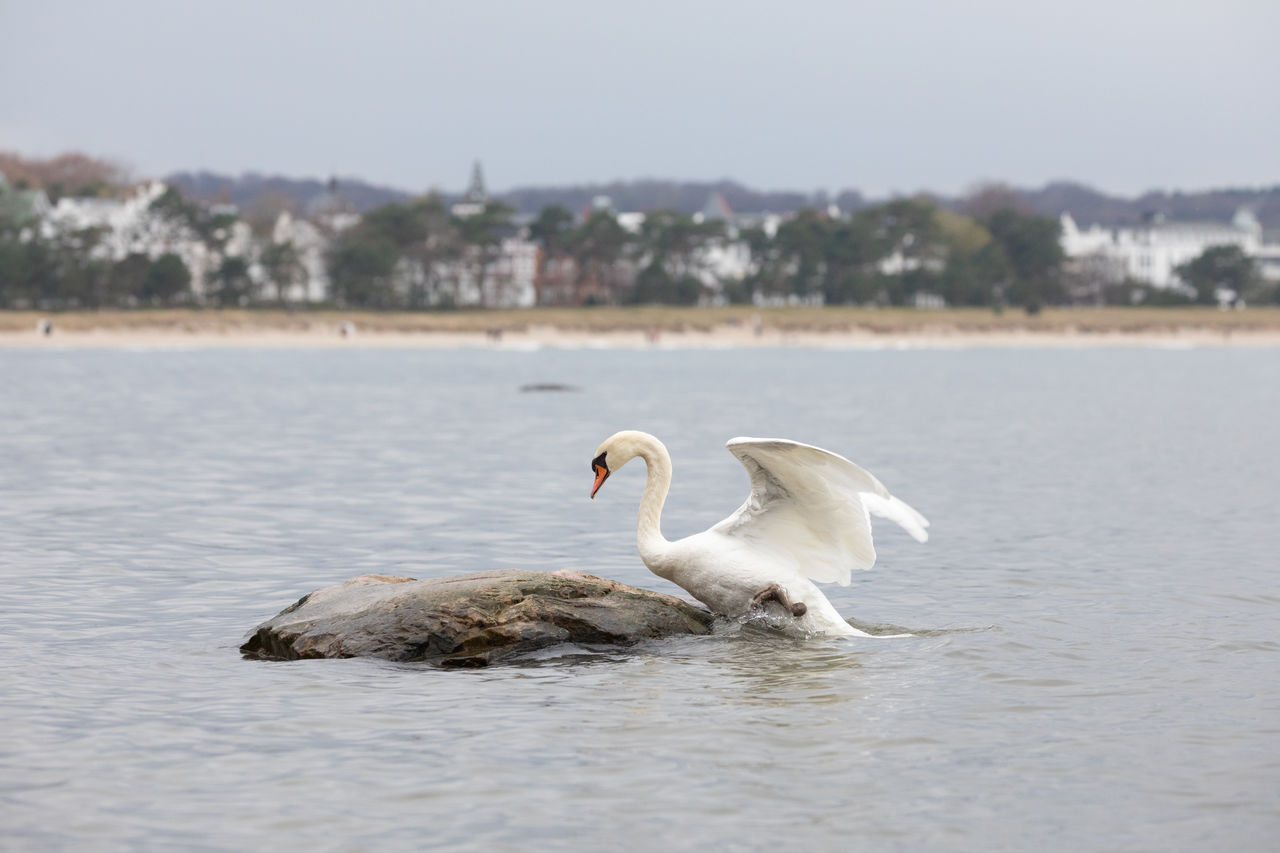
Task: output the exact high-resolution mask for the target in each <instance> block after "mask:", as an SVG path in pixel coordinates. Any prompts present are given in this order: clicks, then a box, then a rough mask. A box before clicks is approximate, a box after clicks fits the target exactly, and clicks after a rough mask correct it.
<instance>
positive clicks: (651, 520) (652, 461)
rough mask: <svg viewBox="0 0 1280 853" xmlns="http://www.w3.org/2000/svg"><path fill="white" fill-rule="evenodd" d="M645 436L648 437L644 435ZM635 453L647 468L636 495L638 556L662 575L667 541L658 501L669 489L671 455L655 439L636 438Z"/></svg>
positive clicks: (661, 501) (665, 498)
mask: <svg viewBox="0 0 1280 853" xmlns="http://www.w3.org/2000/svg"><path fill="white" fill-rule="evenodd" d="M646 438H648V437H646ZM638 444H639V447H638V448H637V452H636V455H637V456H639V457H640V458H641V459H643V460H644V464H645V466H646V467H647V468H648V469H649V475H648V478H647V479H646V480H645V484H644V495H643V496H642V497H641V498H640V519H639V523H638V524H637V525H636V544H637V545H638V546H639V547H640V559H641V560H643V561H644V564H645V565H646V566H648V567H649V568H650V570H652V571H653V572H654V573H655V574H658V575H661V576H663V577H665V574H663V572H662V571H661V570H660V569H661V567H662V564H663V562H664V560H663V558H664V557H665V556H666V552H667V546H669V545H670V544H671V543H670V542H668V541H667V539H666V537H665V536H663V535H662V505H663V504H664V503H666V501H667V492H668V491H669V490H670V489H671V455H670V454H669V453H667V448H665V447H663V446H662V443H661V442H660V441H658V440H657V439H651V440H647V441H642V442H638Z"/></svg>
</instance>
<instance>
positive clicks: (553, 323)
mask: <svg viewBox="0 0 1280 853" xmlns="http://www.w3.org/2000/svg"><path fill="white" fill-rule="evenodd" d="M46 319H47V320H49V321H50V322H51V323H52V329H51V332H50V333H49V334H48V335H45V334H42V333H41V332H40V331H39V324H40V322H41V321H42V320H46ZM1096 346H1112V347H1114V346H1123V347H1152V348H1182V347H1199V346H1242V347H1280V309H1277V308H1270V307H1267V308H1250V309H1247V310H1244V311H1226V312H1224V311H1218V310H1214V309H1208V308H1188V309H1125V308H1088V309H1055V310H1046V311H1044V312H1041V313H1040V314H1037V315H1034V316H1028V315H1026V314H1025V313H1023V312H1021V311H1007V312H1004V313H1002V314H996V313H994V312H992V311H989V310H977V309H974V310H968V309H956V310H948V311H913V310H903V309H882V310H876V309H847V308H828V309H812V308H784V309H761V310H752V309H750V308H740V307H731V308H713V309H695V308H667V307H639V308H592V309H530V310H523V311H519V310H509V311H470V312H448V313H433V314H426V313H373V312H340V311H324V312H287V311H275V310H268V311H234V310H232V311H213V310H205V311H199V310H189V311H181V310H174V311H137V312H87V311H86V312H74V313H58V314H41V313H38V312H5V313H3V314H0V347H11V348H12V347H18V348H33V349H34V348H41V349H62V348H68V349H71V348H109V349H189V348H205V347H249V348H255V347H260V348H331V347H347V348H456V349H463V348H486V349H510V350H525V349H542V348H562V349H605V348H618V349H654V348H656V349H685V348H691V349H692V348H696V349H729V348H752V347H809V348H837V349H912V348H953V347H993V348H1018V347H1053V348H1077V347H1096Z"/></svg>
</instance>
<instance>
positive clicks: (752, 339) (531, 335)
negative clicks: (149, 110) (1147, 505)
mask: <svg viewBox="0 0 1280 853" xmlns="http://www.w3.org/2000/svg"><path fill="white" fill-rule="evenodd" d="M1105 347H1128V348H1149V349H1191V348H1197V347H1243V348H1254V349H1262V348H1278V347H1280V332H1275V331H1260V332H1232V333H1225V334H1224V333H1221V332H1214V331H1207V330H1196V329H1188V330H1178V331H1172V332H1169V331H1159V332H1154V331H1153V332H1114V333H1106V332H1104V333H1096V332H1026V331H1023V332H1017V331H1014V332H982V333H973V332H955V333H949V334H938V333H903V334H867V333H857V332H800V333H793V332H777V331H774V332H765V333H763V334H761V335H759V336H755V335H752V334H750V333H747V334H742V333H734V332H733V331H732V330H728V331H726V330H713V331H710V332H671V333H660V334H658V335H657V336H656V337H655V336H652V335H650V334H647V333H643V332H627V331H614V332H577V331H572V330H563V329H530V330H528V331H525V332H508V333H504V334H503V335H502V336H501V337H496V338H495V337H491V336H489V335H486V334H485V333H483V332H416V333H397V332H366V333H356V334H355V335H353V336H350V337H345V338H344V337H342V336H341V335H339V334H337V333H316V332H292V331H265V332H262V331H239V332H222V333H208V332H204V333H183V332H168V331H150V330H147V331H115V330H113V331H102V330H97V331H89V332H56V333H55V334H54V335H52V336H49V337H43V336H40V335H37V334H36V333H35V332H27V333H14V332H0V349H15V350H86V349H112V350H192V349H237V348H239V349H474V350H496V351H503V350H505V351H512V352H516V351H525V352H529V351H535V350H543V349H561V350H601V349H619V350H694V349H697V350H714V349H832V350H840V349H843V350H907V349H1090V348H1105Z"/></svg>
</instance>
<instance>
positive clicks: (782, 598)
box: [751, 583, 809, 616]
mask: <svg viewBox="0 0 1280 853" xmlns="http://www.w3.org/2000/svg"><path fill="white" fill-rule="evenodd" d="M769 601H776V602H778V603H779V604H781V605H782V606H783V607H785V608H786V609H787V610H789V611H790V612H791V615H792V616H803V615H804V614H805V613H807V612H809V608H808V607H806V606H805V603H804V602H803V601H794V602H793V601H792V600H791V597H790V596H789V595H787V591H786V590H785V589H783V588H782V587H780V586H779V585H778V584H776V583H771V584H769V585H768V586H766V587H765V588H764V589H762V590H760V591H759V592H757V593H756V594H755V596H754V597H753V598H752V599H751V609H753V610H763V609H764V605H765V603H766V602H769Z"/></svg>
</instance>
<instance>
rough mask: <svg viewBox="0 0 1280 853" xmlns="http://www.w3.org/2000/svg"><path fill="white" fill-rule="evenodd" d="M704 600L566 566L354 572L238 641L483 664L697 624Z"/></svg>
mask: <svg viewBox="0 0 1280 853" xmlns="http://www.w3.org/2000/svg"><path fill="white" fill-rule="evenodd" d="M711 621H712V616H711V614H710V613H708V612H707V611H706V610H703V609H702V608H700V607H697V606H695V605H693V604H689V603H688V602H685V601H682V600H681V599H678V598H675V597H673V596H670V595H664V594H662V593H660V592H651V591H649V590H645V589H637V588H636V587H633V586H627V585H626V584H623V583H618V582H617V581H611V580H607V579H605V578H598V577H596V576H595V575H588V574H583V573H582V572H574V571H568V570H563V571H558V572H530V571H518V570H508V571H492V572H478V573H476V574H470V575H460V576H457V577H451V578H435V579H431V580H414V579H413V578H393V577H386V576H384V575H363V576H361V577H358V578H353V579H351V580H349V581H347V582H346V583H342V584H337V585H336V586H327V587H324V588H323V589H318V590H316V591H315V592H313V593H311V594H310V595H304V596H303V597H302V598H301V599H299V600H298V602H297V603H296V604H294V605H292V606H290V607H288V608H286V609H284V610H282V611H281V612H280V613H279V614H278V615H276V616H275V617H274V618H272V619H269V620H267V621H266V622H263V623H262V624H261V625H259V626H258V627H257V628H256V629H255V630H254V632H253V634H252V636H250V637H249V639H248V640H247V641H246V642H245V643H244V645H242V646H241V647H240V651H241V652H243V653H244V654H245V655H247V656H250V657H256V658H264V659H268V660H297V659H299V658H346V657H362V656H368V657H379V658H386V659H388V660H395V661H430V662H434V663H437V664H440V665H443V666H486V665H488V664H490V663H493V662H494V661H497V660H500V659H502V658H504V657H509V656H511V655H514V654H518V653H520V652H527V651H531V650H533V649H539V648H543V647H545V646H551V645H555V644H557V643H585V644H618V645H625V644H630V643H635V642H637V641H639V640H642V639H646V638H651V637H666V636H672V635H676V634H706V633H709V632H710V630H711V627H710V626H711Z"/></svg>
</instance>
